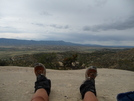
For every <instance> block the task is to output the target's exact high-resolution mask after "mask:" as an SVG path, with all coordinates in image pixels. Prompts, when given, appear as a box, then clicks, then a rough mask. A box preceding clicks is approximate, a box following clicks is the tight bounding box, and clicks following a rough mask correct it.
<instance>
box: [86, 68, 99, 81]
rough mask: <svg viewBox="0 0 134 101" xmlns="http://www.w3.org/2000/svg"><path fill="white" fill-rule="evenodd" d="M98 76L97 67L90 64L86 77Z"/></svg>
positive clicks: (93, 77)
mask: <svg viewBox="0 0 134 101" xmlns="http://www.w3.org/2000/svg"><path fill="white" fill-rule="evenodd" d="M96 76H97V68H96V67H94V66H90V67H88V68H87V70H86V72H85V79H86V80H88V79H95V78H96Z"/></svg>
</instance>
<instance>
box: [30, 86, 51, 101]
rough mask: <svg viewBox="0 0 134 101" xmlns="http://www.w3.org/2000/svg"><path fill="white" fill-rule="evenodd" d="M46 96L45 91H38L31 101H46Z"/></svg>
mask: <svg viewBox="0 0 134 101" xmlns="http://www.w3.org/2000/svg"><path fill="white" fill-rule="evenodd" d="M48 100H49V98H48V94H47V92H46V90H45V89H43V88H42V89H38V90H37V91H36V92H35V94H34V95H33V97H32V100H31V101H48Z"/></svg>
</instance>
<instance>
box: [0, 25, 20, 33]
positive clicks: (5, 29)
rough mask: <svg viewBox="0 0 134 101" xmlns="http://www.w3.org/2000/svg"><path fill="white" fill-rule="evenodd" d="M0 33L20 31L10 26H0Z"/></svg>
mask: <svg viewBox="0 0 134 101" xmlns="http://www.w3.org/2000/svg"><path fill="white" fill-rule="evenodd" d="M0 33H22V31H20V30H18V29H17V28H14V27H10V26H4V27H3V26H0Z"/></svg>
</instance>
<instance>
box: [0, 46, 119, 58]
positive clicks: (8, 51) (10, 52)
mask: <svg viewBox="0 0 134 101" xmlns="http://www.w3.org/2000/svg"><path fill="white" fill-rule="evenodd" d="M100 49H104V47H84V46H0V59H7V58H9V57H12V56H15V55H23V54H34V53H41V52H66V51H77V52H86V53H91V52H93V51H96V50H100ZM109 49H120V48H109Z"/></svg>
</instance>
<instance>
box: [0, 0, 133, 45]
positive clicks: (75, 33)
mask: <svg viewBox="0 0 134 101" xmlns="http://www.w3.org/2000/svg"><path fill="white" fill-rule="evenodd" d="M0 38H14V39H26V40H63V41H67V42H74V43H81V44H99V45H128V46H134V0H0Z"/></svg>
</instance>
